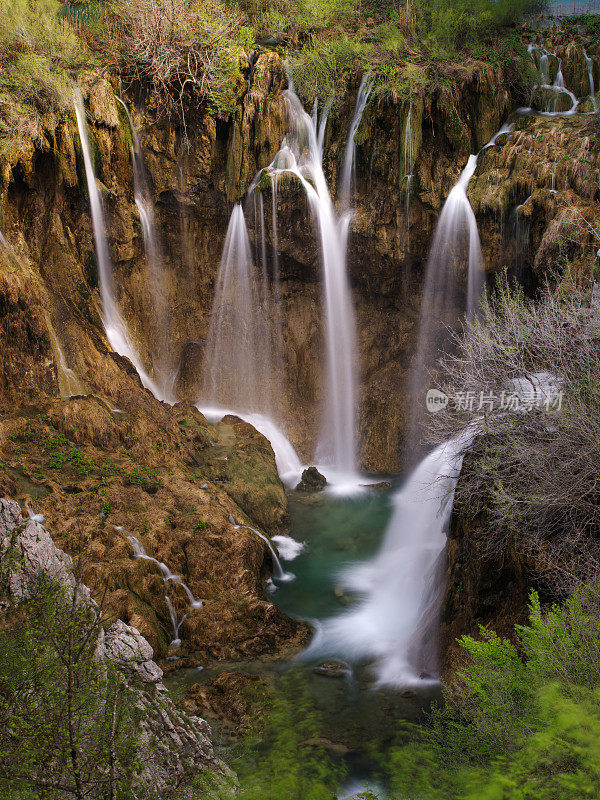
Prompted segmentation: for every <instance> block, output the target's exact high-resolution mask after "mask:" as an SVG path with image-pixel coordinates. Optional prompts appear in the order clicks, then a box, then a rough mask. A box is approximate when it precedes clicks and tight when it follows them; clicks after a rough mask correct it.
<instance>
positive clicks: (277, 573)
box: [229, 514, 295, 582]
mask: <svg viewBox="0 0 600 800" xmlns="http://www.w3.org/2000/svg"><path fill="white" fill-rule="evenodd" d="M229 522H230V523H231V525H233V527H234V528H235V529H236V530H239V529H240V528H245V529H246V530H247V531H252V533H254V534H256V536H258V537H259V539H262V540H263V542H264V543H265V544H266V545H267V547H268V549H269V552H270V553H271V558H272V559H273V577H274V578H276V579H277V580H278V581H282V582H286V581H293V580H294V577H295V576H294V575H293V574H292V573H291V572H286V571H285V570H284V569H283V567H282V566H281V561H280V560H279V556H278V555H277V552H276V550H275V548H274V547H273V545H272V544H271V542H270V541H269V540H268V538H267V537H266V536H265V535H264V533H261V532H260V531H258V530H256V528H253V527H252V526H251V525H238V524H237V523H236V521H235V520H234V518H233V517H232V515H231V514H230V515H229Z"/></svg>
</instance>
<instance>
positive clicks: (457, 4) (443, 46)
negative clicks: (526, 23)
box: [419, 0, 543, 56]
mask: <svg viewBox="0 0 600 800" xmlns="http://www.w3.org/2000/svg"><path fill="white" fill-rule="evenodd" d="M542 5H543V3H541V2H538V0H453V2H452V3H448V2H446V0H420V3H419V11H420V14H419V17H420V23H419V28H420V31H421V33H422V35H423V38H424V43H425V45H426V47H427V48H428V49H430V50H431V51H432V52H433V53H438V54H441V55H443V56H450V55H452V54H453V53H455V52H456V51H457V50H462V49H464V48H465V47H466V46H468V45H470V44H472V43H474V42H478V41H489V40H491V39H492V37H494V36H495V35H497V33H498V32H499V31H501V30H502V29H504V28H507V27H510V26H513V25H516V24H517V23H519V22H520V21H521V20H522V19H523V16H524V15H525V14H527V13H529V12H531V11H534V10H537V9H539V8H540V7H541V6H542Z"/></svg>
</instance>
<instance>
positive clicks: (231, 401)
mask: <svg viewBox="0 0 600 800" xmlns="http://www.w3.org/2000/svg"><path fill="white" fill-rule="evenodd" d="M260 300H261V281H260V280H259V279H258V277H257V274H256V270H255V267H254V263H253V260H252V253H251V250H250V239H249V237H248V230H247V228H246V220H245V218H244V212H243V210H242V207H241V205H236V206H234V209H233V212H232V214H231V218H230V220H229V226H228V228H227V234H226V237H225V244H224V246H223V253H222V256H221V263H220V265H219V272H218V275H217V284H216V289H215V295H214V300H213V307H212V312H211V318H210V326H209V332H208V338H207V341H206V349H205V353H204V366H203V375H202V393H201V397H202V400H203V403H205V404H207V405H212V406H223V407H224V408H233V409H236V410H237V411H242V412H263V413H264V412H269V411H270V409H271V401H270V387H271V381H272V380H273V368H272V363H271V345H270V341H271V331H270V324H269V315H268V307H267V308H265V307H264V306H263V305H262V304H261V302H260ZM233 413H236V412H233Z"/></svg>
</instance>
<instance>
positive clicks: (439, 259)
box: [407, 124, 513, 445]
mask: <svg viewBox="0 0 600 800" xmlns="http://www.w3.org/2000/svg"><path fill="white" fill-rule="evenodd" d="M512 129H513V125H512V124H504V125H502V127H501V128H500V130H498V131H497V132H496V133H495V134H494V136H492V138H491V139H490V141H489V142H488V143H487V144H486V145H484V146H483V147H482V148H481V150H480V151H479V152H478V153H477V154H476V155H470V156H469V159H468V161H467V165H466V166H465V168H464V169H463V171H462V172H461V174H460V177H459V179H458V181H457V182H456V184H455V185H454V187H453V188H452V190H451V191H450V194H449V195H448V197H447V199H446V202H445V203H444V206H443V208H442V211H441V214H440V216H439V219H438V222H437V225H436V229H435V233H434V236H433V242H432V245H431V250H430V252H429V258H428V261H427V267H426V271H425V285H424V287H423V295H422V299H421V318H420V321H419V333H418V337H417V346H416V355H415V361H414V365H413V368H412V371H411V379H410V397H411V402H412V405H413V408H412V413H411V418H410V423H409V434H408V436H407V438H408V440H409V443H410V444H411V445H416V444H418V434H419V430H418V429H419V425H420V421H421V419H422V412H423V411H424V409H425V403H424V398H425V386H424V382H425V380H426V379H427V376H428V371H429V370H430V369H431V368H432V367H433V366H434V365H435V361H436V359H437V358H438V356H439V355H440V349H441V346H442V344H443V342H444V340H445V339H446V337H447V330H448V328H451V327H453V326H454V325H455V324H456V321H457V320H458V319H459V318H460V317H461V315H462V314H465V313H466V314H467V316H472V315H473V314H475V313H476V311H477V305H478V302H479V298H480V295H481V290H482V288H483V257H482V253H481V242H480V239H479V231H478V229H477V220H476V219H475V214H474V213H473V209H472V208H471V203H470V202H469V198H468V197H467V189H468V186H469V181H470V180H471V178H472V176H473V173H474V172H475V169H476V167H477V160H478V158H479V156H480V155H481V153H483V152H484V151H485V150H487V149H488V148H490V147H493V146H494V145H495V144H496V141H497V140H498V138H499V137H500V136H501V135H502V134H504V133H509V132H510V131H511V130H512Z"/></svg>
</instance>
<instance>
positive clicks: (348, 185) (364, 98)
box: [338, 72, 373, 211]
mask: <svg viewBox="0 0 600 800" xmlns="http://www.w3.org/2000/svg"><path fill="white" fill-rule="evenodd" d="M372 85H373V83H372V80H371V74H370V73H369V72H365V74H364V75H363V77H362V80H361V82H360V86H359V88H358V94H357V95H356V105H355V106H354V114H353V115H352V121H351V122H350V130H349V131H348V139H347V142H346V151H345V153H344V161H343V163H342V169H341V172H340V179H339V180H340V189H339V192H338V199H339V204H340V208H341V209H342V210H344V211H346V210H348V209H349V208H350V192H351V190H352V184H353V183H354V182H355V180H354V161H355V159H354V156H355V152H356V144H355V142H354V137H355V136H356V132H357V131H358V127H359V125H360V123H361V120H362V118H363V114H364V113H365V108H366V107H367V102H368V101H369V95H370V94H371V87H372Z"/></svg>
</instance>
